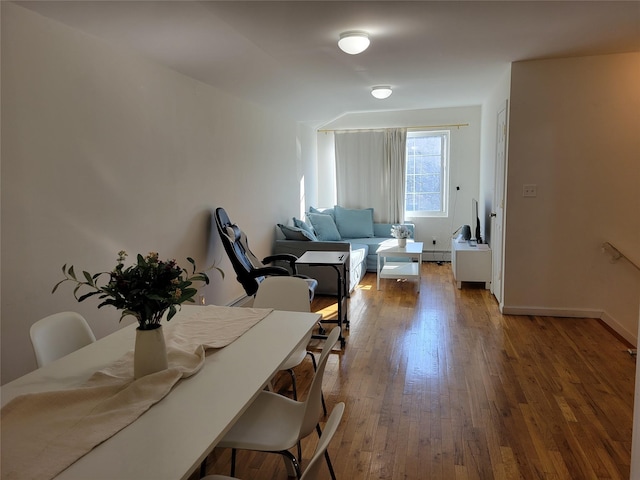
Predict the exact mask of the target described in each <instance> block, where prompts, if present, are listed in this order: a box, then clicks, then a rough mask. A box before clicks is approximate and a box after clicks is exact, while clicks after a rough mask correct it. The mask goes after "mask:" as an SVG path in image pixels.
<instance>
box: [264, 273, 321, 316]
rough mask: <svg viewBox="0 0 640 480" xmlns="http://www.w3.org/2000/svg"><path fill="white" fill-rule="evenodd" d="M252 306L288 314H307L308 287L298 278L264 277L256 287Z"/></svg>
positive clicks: (308, 309) (309, 308) (308, 305)
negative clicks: (284, 311) (287, 312)
mask: <svg viewBox="0 0 640 480" xmlns="http://www.w3.org/2000/svg"><path fill="white" fill-rule="evenodd" d="M253 306H254V307H255V308H274V309H276V310H286V311H289V312H309V311H311V306H310V302H309V285H308V284H307V282H306V281H305V280H304V279H302V278H299V277H285V276H273V277H266V278H265V279H264V280H263V281H262V282H261V283H260V286H259V287H258V291H257V292H256V297H255V299H254V300H253Z"/></svg>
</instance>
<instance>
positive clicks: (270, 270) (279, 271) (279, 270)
mask: <svg viewBox="0 0 640 480" xmlns="http://www.w3.org/2000/svg"><path fill="white" fill-rule="evenodd" d="M246 274H247V275H249V276H251V277H253V278H258V277H266V276H269V275H281V276H289V275H291V272H289V270H287V269H286V268H284V267H277V266H270V267H261V268H256V269H254V270H252V271H250V272H247V273H246Z"/></svg>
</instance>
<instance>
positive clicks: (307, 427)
mask: <svg viewBox="0 0 640 480" xmlns="http://www.w3.org/2000/svg"><path fill="white" fill-rule="evenodd" d="M338 338H340V327H333V330H331V333H329V335H328V336H327V339H326V340H325V343H324V347H323V348H322V353H321V354H320V360H319V361H318V369H317V370H316V373H315V375H314V376H313V380H312V381H311V386H310V387H309V393H308V394H307V398H306V400H305V401H304V403H305V407H304V408H305V411H304V418H303V420H302V425H301V427H300V435H298V438H304V437H306V436H307V435H309V434H310V433H311V432H313V431H314V429H315V428H316V425H317V424H318V420H320V417H321V416H322V377H323V376H324V368H325V367H326V365H327V360H328V359H329V354H330V353H331V350H333V347H335V345H336V343H338Z"/></svg>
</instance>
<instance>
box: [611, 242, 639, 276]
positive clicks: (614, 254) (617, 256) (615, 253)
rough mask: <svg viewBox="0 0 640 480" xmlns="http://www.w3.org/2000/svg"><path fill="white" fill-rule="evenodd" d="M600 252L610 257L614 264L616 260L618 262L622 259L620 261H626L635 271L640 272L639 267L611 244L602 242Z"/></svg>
mask: <svg viewBox="0 0 640 480" xmlns="http://www.w3.org/2000/svg"><path fill="white" fill-rule="evenodd" d="M602 252H603V253H608V254H609V255H610V256H611V259H612V260H613V261H614V262H616V261H618V260H620V259H621V258H622V259H624V260H626V261H627V262H629V263H630V264H631V265H633V266H634V267H636V270H638V271H640V267H639V266H638V265H636V263H635V262H634V261H633V260H631V259H630V258H629V257H627V256H626V255H625V254H624V253H622V252H621V251H620V250H618V249H617V248H616V247H614V246H613V245H612V244H611V243H609V242H604V243H603V244H602Z"/></svg>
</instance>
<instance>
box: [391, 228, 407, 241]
mask: <svg viewBox="0 0 640 480" xmlns="http://www.w3.org/2000/svg"><path fill="white" fill-rule="evenodd" d="M391 236H392V237H393V238H398V239H400V238H410V237H411V230H409V227H407V226H406V225H393V226H392V227H391Z"/></svg>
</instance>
